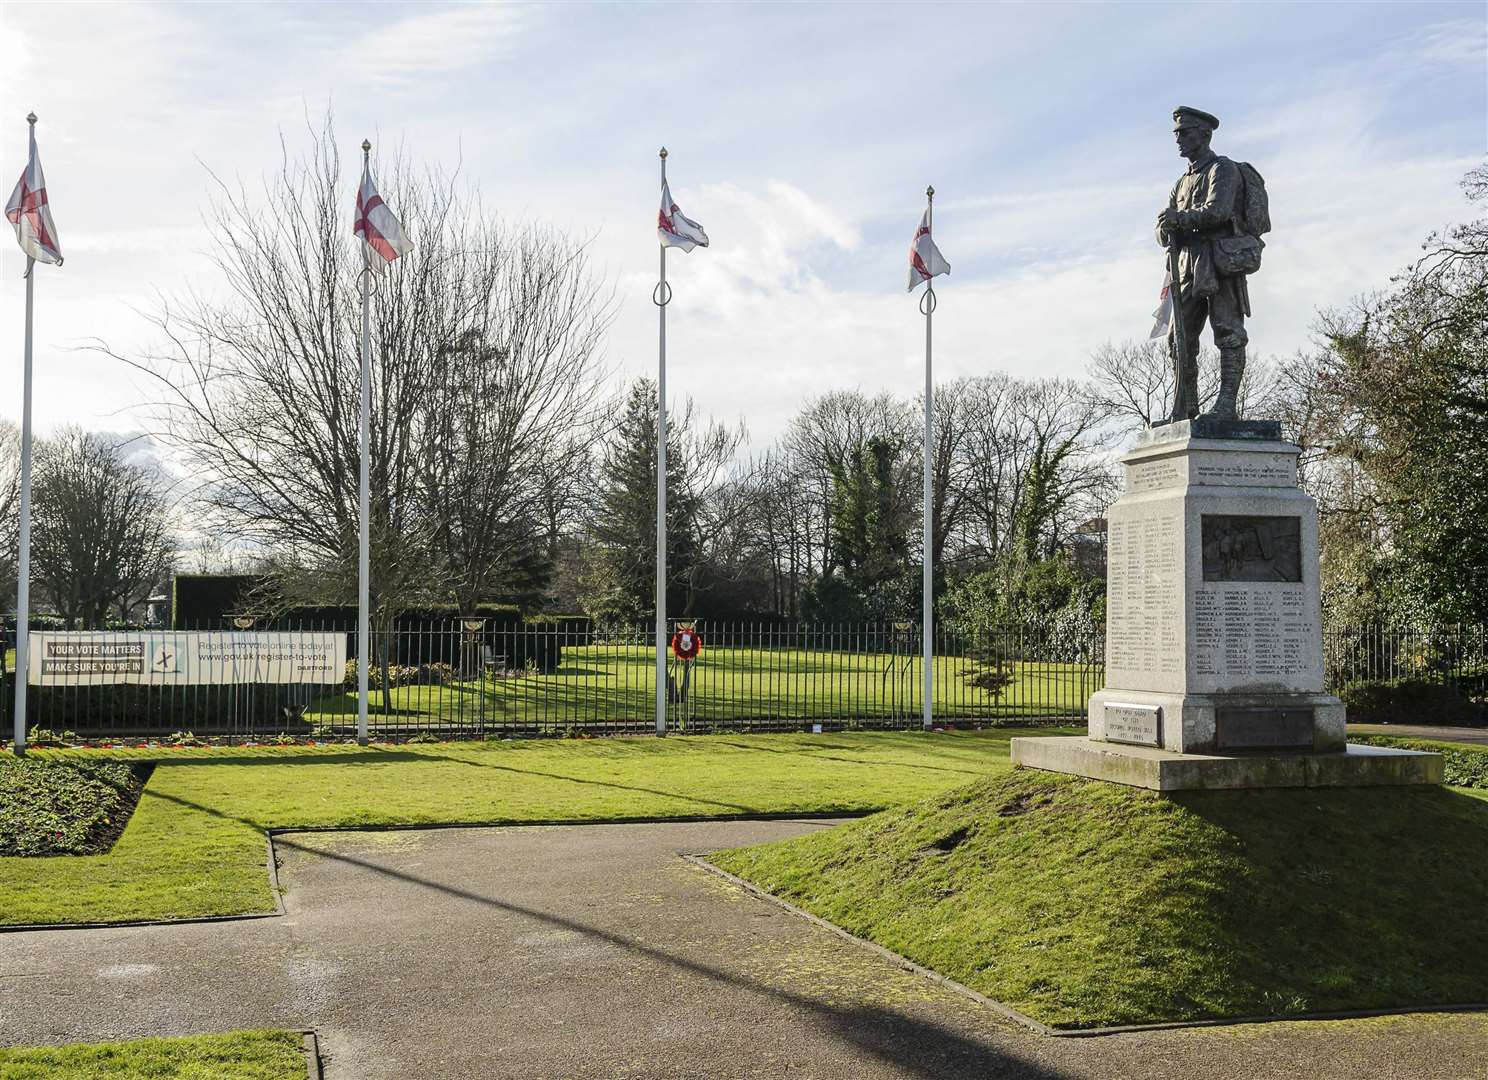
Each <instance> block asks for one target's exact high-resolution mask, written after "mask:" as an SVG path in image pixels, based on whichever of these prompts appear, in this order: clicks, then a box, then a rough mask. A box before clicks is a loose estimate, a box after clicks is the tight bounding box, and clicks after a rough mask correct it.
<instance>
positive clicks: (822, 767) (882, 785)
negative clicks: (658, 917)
mask: <svg viewBox="0 0 1488 1080" xmlns="http://www.w3.org/2000/svg"><path fill="white" fill-rule="evenodd" d="M1066 733H1067V732H1066ZM1014 734H1018V735H1026V734H1030V732H1029V731H1028V730H1027V729H1024V730H1021V731H1016V732H1013V731H1008V730H1002V731H982V732H947V733H928V734H927V733H923V732H844V733H839V734H832V735H806V734H778V735H749V736H727V735H713V736H695V737H687V736H678V737H671V738H666V739H657V738H655V737H643V738H612V739H592V740H571V739H565V740H515V741H509V742H491V743H446V744H439V745H407V746H398V747H392V746H371V747H366V748H356V747H283V748H279V747H274V748H268V747H264V748H255V749H247V748H213V749H183V750H174V751H172V750H148V751H146V750H137V751H123V750H113V751H67V750H58V751H33V754H34V755H35V756H36V757H38V758H48V759H53V758H60V759H66V758H69V757H72V758H80V759H83V760H89V761H97V760H110V759H112V760H127V761H155V762H156V765H155V769H154V772H153V773H152V774H151V777H150V780H149V783H148V784H147V785H146V786H145V790H144V792H143V794H142V795H141V797H140V801H139V806H138V808H137V809H136V811H135V813H134V816H133V817H132V818H131V819H130V822H129V825H128V827H127V828H126V829H125V831H124V834H123V836H121V837H120V838H119V841H118V842H117V843H116V844H115V846H114V848H113V850H112V851H111V852H109V853H108V854H107V855H74V856H57V857H49V858H22V857H10V858H0V923H9V924H15V923H66V922H117V921H126V920H134V919H160V918H180V917H188V916H200V915H229V914H244V913H248V912H259V911H267V910H271V909H272V908H273V897H272V895H271V893H270V889H269V885H268V880H267V875H266V872H265V868H264V859H265V848H264V836H263V834H264V830H265V829H267V828H271V827H277V828H295V827H305V826H328V825H358V824H434V823H441V822H522V821H589V820H595V819H617V818H618V819H639V818H667V817H687V816H701V817H712V816H726V815H738V814H769V813H780V814H784V813H811V814H830V813H839V812H856V811H868V810H876V809H881V808H883V807H887V806H894V805H897V804H900V803H904V802H907V801H910V800H913V799H917V798H921V797H923V796H925V795H928V794H932V793H935V792H938V791H944V790H946V789H948V788H952V787H957V786H960V785H963V784H966V783H969V782H971V781H974V780H976V779H978V778H979V777H981V776H983V775H985V774H987V773H988V772H989V771H991V770H995V769H1000V768H1004V767H1005V764H1006V760H1007V750H1008V740H1009V738H1011V736H1012V735H1014ZM0 767H3V766H0Z"/></svg>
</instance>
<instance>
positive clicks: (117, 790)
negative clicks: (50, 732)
mask: <svg viewBox="0 0 1488 1080" xmlns="http://www.w3.org/2000/svg"><path fill="white" fill-rule="evenodd" d="M143 788H144V782H143V779H142V777H141V775H140V773H139V771H138V770H137V769H136V767H134V766H131V765H126V764H123V763H121V762H115V761H99V762H87V761H67V760H56V759H46V758H29V757H28V758H13V757H5V758H0V855H95V854H100V853H102V852H105V851H108V849H109V848H110V847H112V846H113V843H114V841H115V840H117V839H118V837H119V834H120V833H122V832H123V831H124V826H125V825H126V824H128V822H129V815H130V814H131V813H132V812H133V811H134V806H135V803H137V802H138V801H139V795H140V791H141V790H142V789H143Z"/></svg>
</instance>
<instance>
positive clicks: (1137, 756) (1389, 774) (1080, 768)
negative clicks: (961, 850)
mask: <svg viewBox="0 0 1488 1080" xmlns="http://www.w3.org/2000/svg"><path fill="white" fill-rule="evenodd" d="M1012 759H1013V764H1014V765H1025V766H1027V767H1029V768H1033V769H1049V770H1050V771H1052V772H1062V773H1074V774H1075V775H1077V776H1088V777H1090V778H1092V779H1094V780H1109V781H1111V782H1112V783H1116V784H1128V785H1130V786H1132V787H1142V788H1151V789H1152V790H1154V791H1193V790H1199V789H1216V790H1217V789H1220V788H1271V787H1363V786H1368V785H1382V784H1391V785H1394V784H1440V783H1441V782H1442V768H1443V763H1442V756H1441V755H1440V754H1426V753H1421V752H1419V751H1415V750H1396V749H1394V748H1392V747H1384V746H1349V747H1346V748H1345V749H1343V750H1341V751H1330V752H1326V753H1318V754H1313V753H1276V752H1272V753H1264V754H1229V755H1222V754H1175V753H1172V752H1171V751H1168V750H1156V749H1153V748H1151V747H1146V746H1121V745H1117V744H1114V743H1108V742H1100V741H1098V740H1095V739H1087V738H1082V737H1080V736H1075V737H1072V738H1063V739H1014V740H1013V742H1012Z"/></svg>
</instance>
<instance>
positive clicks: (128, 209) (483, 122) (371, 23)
mask: <svg viewBox="0 0 1488 1080" xmlns="http://www.w3.org/2000/svg"><path fill="white" fill-rule="evenodd" d="M1485 13H1488V8H1485V6H1484V4H1483V3H1481V2H1475V3H1461V4H1458V3H1409V4H1386V3H1370V4H1348V3H1327V4H1323V3H1318V4H1305V5H1288V4H1265V5H1262V4H1257V3H1249V4H1209V5H1205V4H1197V3H1184V4H1176V5H1165V4H1106V5H1099V4H1063V5H1062V4H1050V3H1040V4H1037V5H1019V4H999V5H971V4H955V5H951V4H946V5H937V4H931V3H916V4H891V3H881V4H871V5H869V4H864V5H845V4H832V5H826V4H772V5H742V4H741V5H728V4H719V5H706V6H705V5H666V4H651V5H642V4H628V5H618V4H612V5H611V4H607V5H592V6H591V5H582V4H552V5H534V6H524V5H504V4H468V5H459V4H367V3H354V4H336V3H316V4H304V3H296V4H284V5H274V4H257V3H255V4H233V3H200V4H198V3H192V4H184V3H183V4H143V3H107V4H87V3H71V4H38V3H21V2H15V0H7V3H5V4H4V5H3V6H0V34H3V37H4V40H5V41H6V42H7V58H6V63H5V64H4V65H0V183H3V184H4V185H6V191H7V192H8V191H9V185H11V184H12V183H13V182H14V178H15V177H16V176H19V174H20V171H21V169H22V167H23V165H24V162H25V153H26V143H25V136H26V124H25V120H24V117H25V114H26V112H27V111H31V110H34V111H35V112H36V113H37V114H38V116H39V117H40V123H39V125H38V127H37V136H38V143H39V146H40V148H41V155H42V162H43V164H44V166H45V169H46V175H47V181H48V192H49V196H50V199H51V205H52V209H53V214H54V218H55V221H56V224H57V229H58V233H59V235H60V238H61V242H62V247H63V251H64V254H65V255H66V263H65V265H64V266H63V267H61V268H60V269H59V268H53V267H41V268H39V269H38V272H37V285H36V346H35V364H36V376H35V407H34V408H35V413H34V415H35V423H36V426H37V431H38V433H39V434H45V433H46V432H48V431H50V430H53V429H55V428H56V427H57V426H58V425H61V424H65V423H75V424H80V425H82V426H84V427H87V428H93V429H100V430H108V431H116V432H118V431H130V430H136V429H139V428H141V427H142V426H144V425H145V424H146V423H147V420H146V414H145V412H144V411H143V409H142V406H144V405H145V404H146V403H148V402H149V401H150V400H151V398H152V397H154V396H156V395H157V394H158V391H155V390H152V388H151V387H150V386H148V385H147V384H146V383H144V382H143V381H142V380H141V379H140V377H139V376H138V375H132V374H131V372H130V370H129V369H128V368H127V367H126V366H125V365H123V364H121V363H120V362H118V361H116V360H111V359H107V358H105V357H102V356H100V355H97V354H96V353H91V352H88V351H86V350H85V349H83V348H82V347H83V346H85V345H86V344H87V343H88V342H89V341H90V340H91V339H102V340H104V341H106V342H107V343H108V344H109V345H110V346H112V347H113V348H114V349H115V350H116V351H119V352H123V353H125V354H129V355H136V354H140V353H142V352H144V351H145V350H147V349H148V348H149V346H150V345H151V343H152V342H153V341H154V340H155V339H154V338H153V337H152V336H151V327H150V326H149V324H148V323H147V322H146V321H145V320H144V318H143V317H142V315H141V312H148V311H150V310H152V309H154V308H156V307H157V306H158V305H159V303H160V302H161V300H162V298H169V297H171V296H173V295H180V294H182V293H183V292H184V291H185V290H186V289H188V288H197V289H203V290H207V291H214V290H218V289H220V287H221V281H220V279H219V278H218V277H217V275H216V272H215V270H214V269H213V267H212V265H211V262H210V260H209V258H208V255H207V252H208V249H209V246H210V244H211V239H212V238H211V234H210V232H209V230H208V226H207V225H206V223H205V220H206V219H205V214H206V211H207V210H208V208H209V206H210V199H211V190H210V189H211V180H210V176H209V172H208V170H210V172H211V173H215V174H216V175H218V176H221V177H224V178H226V179H228V180H230V181H238V180H241V181H242V182H244V183H245V184H247V185H249V186H250V187H252V186H255V185H258V184H260V183H261V180H262V178H264V177H266V176H267V175H269V174H270V173H272V172H273V171H274V169H275V168H276V167H277V165H278V163H279V158H280V154H281V140H283V143H284V145H286V146H287V147H288V149H289V152H290V153H291V154H292V155H293V154H298V153H300V152H302V151H304V150H305V149H307V147H308V143H309V139H308V136H307V133H306V123H307V119H308V120H309V121H311V122H316V121H318V120H319V119H320V118H321V117H323V116H324V115H325V113H326V111H327V110H328V109H329V110H330V111H331V112H332V113H333V114H334V117H335V126H336V133H337V137H338V140H339V142H340V143H341V144H342V145H341V151H342V154H343V158H345V159H347V160H351V159H352V158H353V157H354V155H355V153H356V150H357V147H358V144H360V142H361V141H362V139H363V137H367V138H370V139H371V140H372V142H373V143H374V144H375V147H376V149H375V150H374V169H375V168H376V161H377V155H378V154H379V153H383V152H386V153H390V154H391V153H395V152H397V151H399V150H401V151H402V152H403V153H405V154H406V155H407V156H408V157H409V158H410V159H413V160H416V161H428V162H430V163H432V164H435V165H437V166H439V167H441V168H443V169H445V170H446V171H449V170H453V169H455V168H457V167H458V169H459V171H460V174H461V175H462V176H463V177H465V178H467V179H468V180H470V181H471V182H473V183H474V184H476V185H478V186H479V189H480V193H481V197H482V200H483V202H484V204H485V205H486V207H487V208H495V209H496V210H498V211H499V212H500V213H501V214H502V215H503V216H504V217H505V218H507V219H508V220H509V221H510V222H511V223H513V224H521V223H524V222H542V223H545V224H549V225H553V226H556V227H558V228H560V229H562V230H564V231H565V232H567V233H569V234H571V235H572V236H574V237H578V238H585V239H588V240H589V241H590V244H591V247H590V251H591V253H592V256H593V258H594V262H595V268H596V269H597V270H598V271H599V272H600V273H602V274H603V275H604V276H605V277H606V278H607V279H608V281H609V282H610V283H611V284H612V285H613V287H614V289H615V294H616V300H617V313H616V318H615V321H614V324H613V327H612V329H611V331H610V334H609V337H608V341H607V343H606V349H605V359H606V361H607V363H608V364H609V366H610V367H611V368H612V369H613V370H614V371H615V372H616V375H617V377H618V378H624V377H633V376H636V375H641V374H650V375H653V376H654V374H655V370H656V310H655V308H654V307H653V306H652V304H651V300H650V296H651V290H652V287H653V285H654V283H655V278H656V262H657V257H656V243H657V241H656V234H655V220H656V206H657V194H658V186H659V171H658V166H659V162H658V158H657V150H658V148H659V147H660V146H662V145H663V144H664V145H666V146H667V148H668V149H669V151H670V157H669V161H668V175H669V178H670V180H671V189H672V194H673V196H674V198H675V199H676V201H677V202H678V203H679V204H680V206H681V207H682V209H683V211H684V212H685V213H686V214H687V215H688V216H689V217H692V218H694V219H696V220H698V221H700V222H701V223H702V224H703V225H704V226H705V227H706V229H707V230H708V234H709V236H710V238H711V240H712V244H711V246H710V247H709V248H708V249H706V250H704V249H699V250H697V251H694V252H692V253H690V254H681V253H673V254H672V255H671V256H670V257H669V262H668V278H669V280H670V282H671V284H672V286H673V302H672V304H671V307H670V308H669V314H668V328H667V337H668V383H669V389H670V391H671V392H672V393H673V394H674V395H678V396H681V395H690V396H692V397H693V398H694V399H695V401H696V403H697V405H698V406H699V408H700V409H701V410H702V411H703V412H705V413H711V414H713V415H714V416H717V417H718V418H720V419H722V420H727V421H733V420H736V419H743V420H744V421H745V422H746V424H747V426H748V428H749V430H750V432H751V436H752V442H753V445H754V446H755V447H756V448H763V447H764V446H765V445H767V444H768V443H769V442H770V441H771V440H772V439H774V438H775V437H776V436H778V435H779V434H780V432H781V431H782V429H783V428H784V426H785V424H786V423H787V422H788V421H789V418H790V416H791V415H792V414H793V413H794V412H795V411H796V410H797V409H798V408H799V407H800V405H801V404H802V402H803V401H805V400H806V399H809V398H810V397H812V396H814V395H817V394H821V393H825V392H827V391H830V390H834V389H843V388H851V387H860V388H862V389H864V390H866V391H869V392H878V391H880V390H888V391H891V392H894V393H896V394H900V395H902V396H904V397H910V396H912V395H914V394H916V393H917V392H918V391H919V389H920V387H921V385H922V383H923V378H924V376H923V364H924V327H923V321H922V320H921V318H920V316H919V315H918V312H917V308H916V301H915V298H914V297H912V296H909V295H908V294H907V293H906V292H905V277H906V271H907V251H908V246H909V241H910V237H911V234H912V233H913V231H914V229H915V226H916V225H917V224H918V221H919V216H920V213H921V211H922V210H923V207H924V190H925V187H926V185H927V184H933V185H934V186H935V189H936V200H935V235H936V239H937V242H938V243H939V246H940V248H941V250H942V252H943V253H944V254H945V256H946V258H947V259H948V260H949V262H950V264H951V267H952V271H951V274H950V276H949V277H948V278H943V279H938V281H937V286H938V287H937V293H938V297H939V308H938V310H937V313H936V316H935V375H936V380H937V381H942V380H949V379H952V378H956V377H959V376H965V375H980V374H986V373H989V372H992V371H999V370H1000V371H1006V372H1009V373H1011V374H1014V375H1017V376H1023V377H1046V376H1060V377H1079V376H1080V375H1081V374H1082V373H1083V371H1084V368H1085V365H1086V362H1087V360H1088V358H1089V356H1090V354H1091V352H1092V351H1093V350H1094V349H1096V348H1097V347H1099V346H1100V345H1101V344H1103V343H1105V342H1119V341H1122V340H1126V339H1141V338H1145V337H1146V335H1147V332H1148V330H1149V328H1150V327H1151V323H1152V319H1151V313H1152V310H1153V308H1154V307H1155V306H1156V301H1157V295H1156V294H1157V291H1158V288H1159V286H1160V284H1161V278H1162V273H1163V264H1164V260H1163V253H1162V251H1161V249H1160V248H1158V247H1157V246H1156V244H1155V241H1154V240H1153V236H1152V223H1153V220H1154V218H1155V216H1156V214H1157V211H1158V210H1159V209H1160V208H1161V207H1162V206H1163V205H1164V204H1165V202H1166V199H1167V194H1168V190H1169V188H1170V186H1171V185H1172V183H1173V181H1174V180H1175V179H1176V177H1177V176H1178V174H1179V173H1180V172H1181V171H1182V166H1183V162H1182V161H1181V159H1180V158H1179V157H1178V156H1177V151H1176V148H1175V146H1174V144H1173V138H1172V133H1171V128H1172V120H1171V112H1172V109H1173V108H1174V107H1175V106H1177V105H1179V104H1186V105H1192V106H1195V107H1197V108H1201V109H1204V110H1206V111H1209V112H1211V113H1214V114H1216V115H1217V116H1218V117H1219V118H1220V122H1221V123H1220V128H1219V130H1218V131H1217V132H1216V133H1215V136H1214V147H1215V149H1216V150H1217V151H1218V152H1220V153H1222V154H1225V155H1227V156H1230V157H1232V158H1235V159H1236V160H1245V161H1250V162H1252V163H1253V164H1254V165H1255V166H1256V167H1257V169H1259V171H1260V172H1261V173H1262V175H1264V177H1265V179H1266V186H1267V190H1268V192H1269V195H1270V200H1271V217H1272V222H1273V232H1272V233H1271V234H1269V235H1268V236H1267V237H1266V241H1267V247H1266V253H1265V264H1264V266H1263V267H1262V269H1261V271H1260V273H1258V274H1257V275H1255V276H1254V277H1253V278H1252V279H1251V298H1252V306H1253V309H1254V312H1255V314H1254V317H1253V318H1252V319H1251V321H1250V324H1249V329H1250V335H1251V355H1253V356H1255V355H1260V356H1284V355H1290V354H1292V353H1294V352H1296V351H1297V350H1299V349H1306V348H1308V347H1309V346H1310V344H1311V342H1312V327H1313V325H1314V320H1315V317H1316V312H1317V311H1318V310H1319V309H1320V308H1322V309H1326V308H1336V307H1340V306H1343V305H1346V304H1347V303H1348V302H1349V301H1350V300H1351V298H1353V297H1355V296H1357V295H1359V294H1361V293H1366V292H1369V291H1371V290H1376V289H1380V288H1383V287H1385V286H1387V285H1388V282H1389V278H1390V275H1391V274H1393V273H1395V272H1397V271H1398V270H1399V269H1401V268H1402V267H1403V266H1404V265H1406V264H1407V263H1409V261H1410V260H1411V259H1412V258H1413V257H1414V256H1415V255H1416V254H1417V253H1418V252H1419V247H1420V243H1421V241H1422V240H1423V238H1424V237H1425V235H1426V234H1427V233H1428V232H1430V231H1431V230H1433V229H1437V228H1440V227H1442V226H1444V225H1447V224H1449V223H1450V222H1452V221H1455V220H1460V219H1462V218H1464V217H1465V216H1466V215H1467V213H1468V206H1467V204H1466V202H1465V200H1464V199H1463V197H1462V194H1461V191H1460V189H1459V188H1458V180H1459V178H1460V177H1461V176H1462V174H1463V173H1465V172H1466V171H1467V170H1468V169H1470V168H1471V167H1473V165H1474V164H1476V163H1478V162H1481V161H1482V160H1483V155H1484V152H1485V146H1488V14H1485ZM345 184H346V192H345V199H346V203H347V207H348V228H349V220H350V207H351V206H352V204H353V202H354V198H355V192H354V184H355V175H354V169H348V170H347V172H346V174H345ZM394 209H395V210H396V207H395V208H394ZM413 239H414V241H415V242H417V237H414V238H413ZM0 249H3V255H0V282H3V285H0V416H6V417H9V418H11V419H12V420H17V419H19V414H20V411H21V354H22V340H23V333H22V319H23V312H24V291H25V287H24V284H23V282H22V279H21V274H22V271H23V268H24V259H23V256H22V255H21V254H20V251H19V249H18V248H16V247H15V246H14V245H13V244H11V243H10V242H8V241H0ZM1206 340H1208V336H1207V334H1206Z"/></svg>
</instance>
